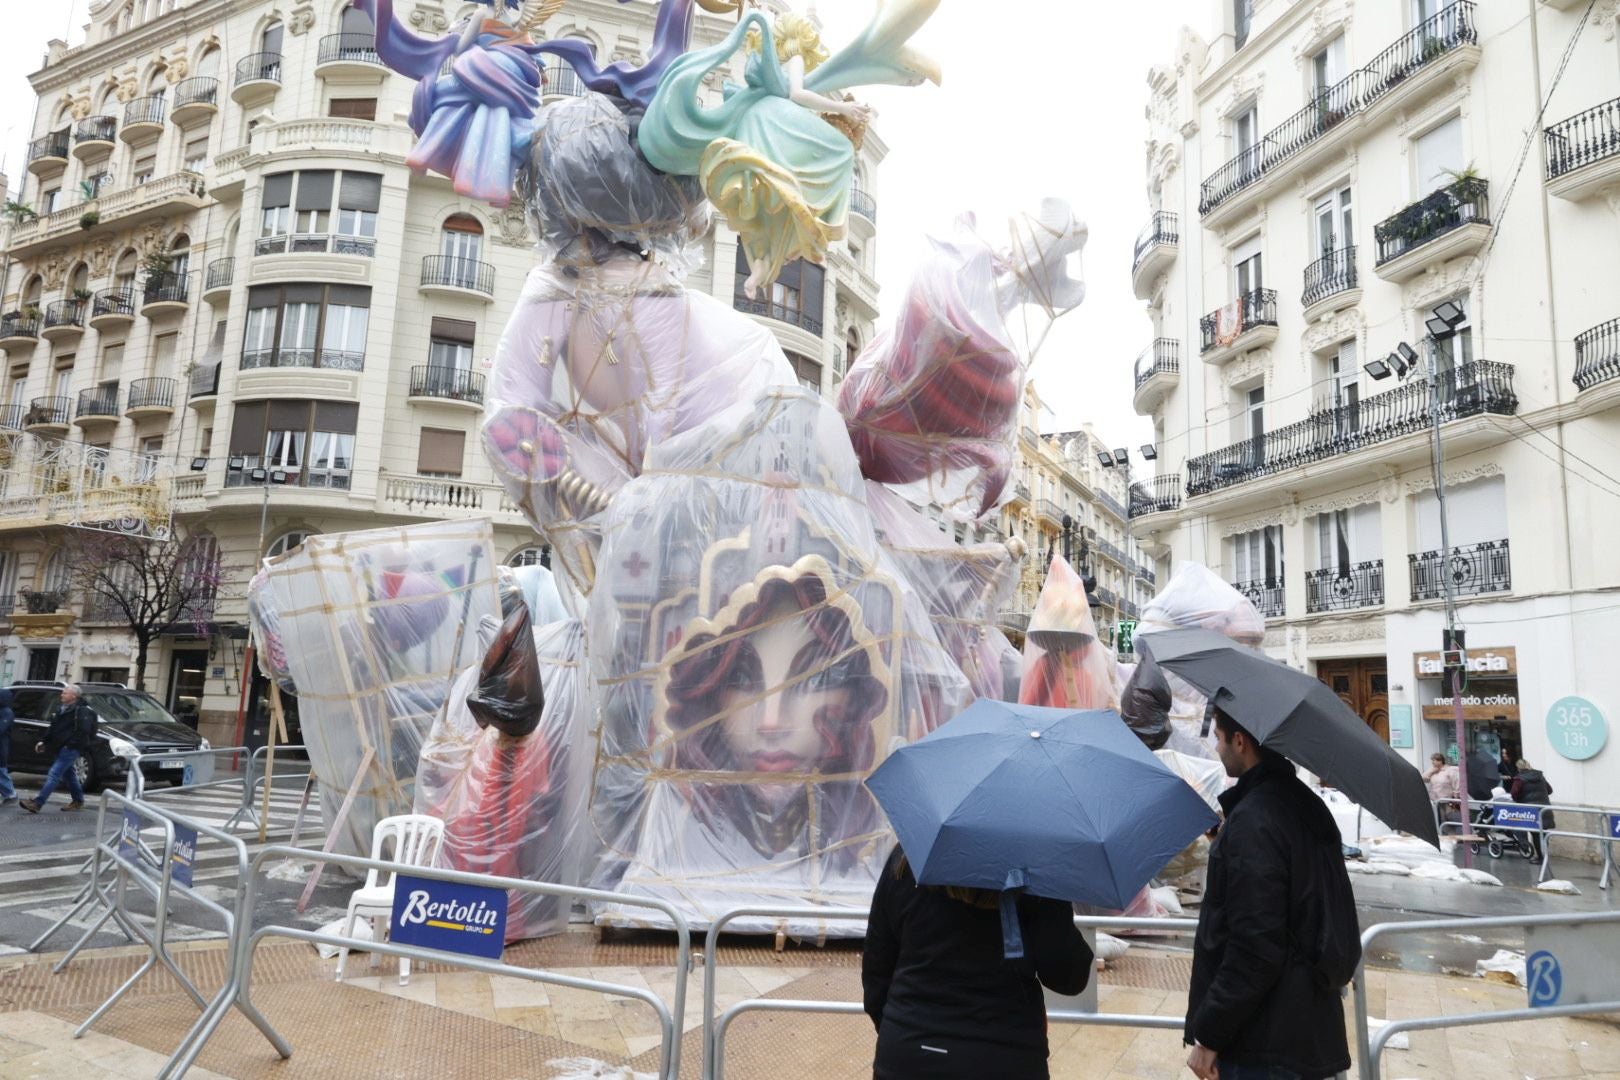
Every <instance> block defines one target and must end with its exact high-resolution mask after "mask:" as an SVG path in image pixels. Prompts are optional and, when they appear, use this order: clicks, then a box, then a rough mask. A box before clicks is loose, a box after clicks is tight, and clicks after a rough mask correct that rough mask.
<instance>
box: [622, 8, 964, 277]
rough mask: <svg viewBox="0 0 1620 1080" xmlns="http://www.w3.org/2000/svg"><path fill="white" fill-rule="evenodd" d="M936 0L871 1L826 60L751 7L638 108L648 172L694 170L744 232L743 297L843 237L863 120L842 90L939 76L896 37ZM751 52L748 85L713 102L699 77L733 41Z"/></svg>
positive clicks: (803, 22)
mask: <svg viewBox="0 0 1620 1080" xmlns="http://www.w3.org/2000/svg"><path fill="white" fill-rule="evenodd" d="M938 6H939V0H891V2H889V3H882V2H880V3H879V5H878V10H877V13H876V15H875V16H874V17H873V19H872V21H871V23H869V24H868V25H867V27H866V29H865V31H863V32H862V33H861V35H860V36H859V37H858V38H856V40H855V41H854V42H852V43H851V44H850V45H849V46H848V47H846V48H845V49H843V50H841V51H840V52H839V53H837V54H836V55H833V56H831V57H829V56H828V54H827V52H826V50H825V49H824V48H823V47H822V44H821V39H820V36H819V35H818V34H817V33H816V29H815V26H814V25H813V24H812V23H811V22H810V20H808V19H806V18H805V17H803V16H801V15H792V14H788V15H783V16H781V17H780V18H779V19H778V20H777V22H776V25H775V26H774V27H773V26H772V25H771V24H770V22H769V20H767V19H766V17H765V15H764V14H762V13H760V12H757V11H754V12H750V13H748V14H747V15H746V16H744V17H743V19H742V20H741V21H740V22H739V23H738V24H737V27H736V29H734V30H733V31H732V32H731V33H730V34H729V35H728V36H727V37H726V39H725V40H724V41H721V42H720V43H719V44H717V45H715V46H713V47H711V48H708V49H700V50H697V51H694V52H689V53H686V54H685V55H683V56H681V57H679V58H677V59H676V60H675V61H674V62H673V63H671V64H670V66H669V70H668V71H666V72H665V73H664V77H663V78H662V79H661V80H660V81H659V84H658V91H657V93H655V94H654V95H653V99H652V102H651V103H650V104H649V105H648V106H647V113H646V115H645V117H643V119H642V121H641V125H640V128H639V130H638V133H637V141H638V144H639V146H640V149H641V152H642V154H643V156H645V157H646V159H647V160H648V162H650V163H651V164H652V165H653V167H654V168H657V169H659V170H661V171H663V172H666V173H671V174H675V175H679V176H695V177H698V179H699V180H700V182H701V183H702V184H703V189H704V191H705V192H706V193H707V194H708V196H709V200H710V201H711V202H712V203H713V204H714V205H715V207H716V208H717V209H718V210H719V211H720V213H722V214H723V215H724V216H725V218H726V223H727V224H728V225H730V226H731V228H732V229H734V230H735V231H736V233H737V235H738V236H739V237H741V239H742V245H743V252H744V254H745V255H746V256H747V259H748V266H749V270H750V273H749V275H748V280H747V282H746V283H745V284H744V292H745V293H746V295H747V296H748V298H749V299H753V298H754V297H755V295H756V294H757V293H758V291H759V290H760V289H761V288H763V287H766V286H768V285H769V284H770V283H771V282H773V281H775V280H776V277H777V275H778V274H779V273H780V272H781V270H782V267H783V266H784V265H785V264H787V263H788V262H790V261H792V260H793V259H799V258H803V259H808V260H810V261H811V262H816V263H819V262H821V261H822V259H823V258H824V257H825V256H826V253H827V247H828V245H829V244H831V243H832V242H833V241H834V240H837V239H838V238H839V237H841V236H843V234H844V228H845V222H846V220H847V218H848V216H849V187H850V181H851V179H852V178H853V176H854V172H855V150H856V146H857V141H858V140H859V138H860V137H861V134H862V132H863V131H864V130H865V126H866V124H867V123H868V122H869V121H870V120H871V118H872V111H871V109H870V108H868V107H867V106H865V105H861V104H859V103H857V102H855V101H851V100H847V99H845V98H842V97H834V96H830V95H835V94H837V93H838V92H839V91H842V90H845V89H848V88H850V87H854V86H871V85H876V84H891V85H899V86H916V85H918V84H920V83H923V82H933V83H936V84H937V83H938V82H939V77H940V76H939V69H938V67H937V66H936V65H935V64H934V63H933V61H931V60H929V59H928V58H927V57H925V56H923V55H921V54H920V53H917V52H915V51H913V50H912V49H910V48H909V47H907V45H906V42H907V41H908V40H909V39H910V37H911V36H912V35H913V34H915V33H916V32H917V30H918V28H919V27H921V26H922V24H923V23H924V22H926V21H927V19H928V17H929V16H930V15H932V14H933V13H934V9H935V8H936V7H938ZM745 46H746V47H747V48H748V49H749V51H750V55H749V58H748V63H747V68H746V83H745V85H742V86H737V85H736V84H732V83H728V84H727V85H726V87H725V96H724V99H723V100H722V101H721V102H720V104H719V105H716V106H715V107H713V108H705V107H704V106H703V105H702V104H701V103H700V102H699V100H698V92H699V90H700V89H701V87H702V83H703V79H704V77H705V76H707V75H708V74H709V73H710V72H712V71H714V70H715V69H716V68H718V67H720V66H721V65H723V64H725V63H726V62H727V61H728V60H730V59H731V57H732V56H733V55H734V54H735V53H736V52H737V50H738V49H739V48H742V47H745Z"/></svg>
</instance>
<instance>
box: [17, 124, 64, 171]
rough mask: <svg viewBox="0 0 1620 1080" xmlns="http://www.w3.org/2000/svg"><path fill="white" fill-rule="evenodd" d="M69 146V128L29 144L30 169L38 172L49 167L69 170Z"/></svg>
mask: <svg viewBox="0 0 1620 1080" xmlns="http://www.w3.org/2000/svg"><path fill="white" fill-rule="evenodd" d="M68 146H69V142H68V129H67V128H63V129H62V130H61V131H53V132H51V133H50V134H49V135H42V136H40V137H39V138H37V139H35V140H34V141H33V142H31V143H29V144H28V162H27V164H28V167H29V168H30V169H33V170H34V171H36V172H38V171H41V168H44V167H47V166H48V167H52V168H63V169H65V168H67V156H68ZM36 166H39V167H40V168H36Z"/></svg>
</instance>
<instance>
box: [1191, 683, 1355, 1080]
mask: <svg viewBox="0 0 1620 1080" xmlns="http://www.w3.org/2000/svg"><path fill="white" fill-rule="evenodd" d="M1215 732H1216V740H1215V741H1216V749H1217V751H1218V753H1219V755H1220V759H1221V763H1222V764H1223V765H1224V766H1225V767H1226V772H1227V774H1228V775H1229V776H1233V777H1236V778H1237V784H1236V785H1234V786H1233V787H1232V788H1230V789H1229V790H1227V791H1225V792H1223V793H1222V794H1221V796H1220V802H1221V807H1222V809H1223V810H1224V811H1225V812H1226V820H1225V822H1224V823H1223V824H1222V826H1221V829H1220V832H1219V833H1218V834H1217V836H1216V838H1215V842H1214V843H1213V844H1212V845H1210V852H1209V871H1208V877H1207V883H1206V885H1205V895H1204V903H1203V907H1202V909H1201V910H1200V911H1199V915H1198V933H1197V937H1196V939H1195V940H1194V943H1193V971H1192V983H1191V987H1190V990H1189V993H1188V999H1187V1022H1186V1027H1185V1029H1184V1032H1183V1038H1184V1039H1185V1041H1186V1042H1187V1043H1189V1044H1191V1045H1192V1048H1193V1049H1192V1052H1191V1053H1190V1054H1189V1055H1188V1057H1187V1067H1188V1068H1189V1069H1191V1070H1192V1072H1193V1074H1194V1075H1196V1076H1198V1077H1200V1078H1201V1080H1261V1078H1264V1080H1322V1078H1324V1077H1331V1076H1335V1075H1337V1074H1338V1073H1340V1072H1343V1071H1345V1070H1347V1069H1349V1067H1350V1047H1349V1040H1348V1038H1347V1036H1346V1034H1345V1028H1344V1010H1343V1005H1342V1002H1341V991H1342V989H1343V987H1344V986H1345V985H1347V984H1348V983H1349V981H1350V979H1351V977H1352V976H1353V975H1354V973H1355V969H1356V965H1357V964H1359V963H1360V959H1361V941H1360V933H1361V930H1360V926H1359V925H1358V923H1357V921H1356V909H1355V896H1354V894H1353V893H1352V892H1351V891H1350V878H1349V875H1348V874H1346V873H1345V869H1344V860H1343V858H1342V856H1341V853H1340V837H1339V830H1338V826H1337V825H1336V824H1335V823H1334V821H1333V815H1332V814H1331V813H1330V812H1329V810H1328V808H1327V806H1326V805H1325V804H1324V803H1323V802H1322V800H1321V799H1320V798H1319V797H1318V796H1317V795H1316V794H1315V793H1314V792H1312V791H1311V790H1310V788H1308V787H1306V786H1305V784H1304V783H1302V782H1301V781H1300V780H1299V778H1298V777H1297V776H1296V775H1295V770H1294V766H1293V764H1292V763H1291V762H1290V761H1289V760H1288V759H1287V758H1285V757H1283V756H1282V755H1281V754H1279V753H1277V752H1276V751H1274V750H1271V749H1269V748H1266V747H1263V746H1261V745H1260V743H1259V742H1258V741H1257V740H1256V739H1255V737H1254V736H1253V735H1251V734H1250V733H1249V732H1248V731H1246V730H1245V729H1244V728H1243V727H1242V726H1241V725H1240V724H1238V722H1237V721H1236V720H1234V719H1232V717H1231V716H1229V715H1227V713H1225V712H1224V711H1222V710H1221V709H1219V708H1217V709H1216V710H1215Z"/></svg>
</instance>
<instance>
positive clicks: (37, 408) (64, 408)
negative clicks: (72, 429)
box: [23, 395, 73, 427]
mask: <svg viewBox="0 0 1620 1080" xmlns="http://www.w3.org/2000/svg"><path fill="white" fill-rule="evenodd" d="M72 411H73V402H72V401H71V400H69V399H68V397H67V396H66V395H62V396H60V397H37V398H35V399H34V400H32V401H30V402H29V403H28V413H27V415H25V416H24V417H23V426H24V427H33V426H34V425H35V424H48V425H54V426H56V427H66V426H67V422H68V417H69V416H70V415H71V413H72Z"/></svg>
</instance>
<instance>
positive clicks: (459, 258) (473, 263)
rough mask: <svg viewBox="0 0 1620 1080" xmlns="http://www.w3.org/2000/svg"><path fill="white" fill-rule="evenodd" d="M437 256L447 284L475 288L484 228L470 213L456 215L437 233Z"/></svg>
mask: <svg viewBox="0 0 1620 1080" xmlns="http://www.w3.org/2000/svg"><path fill="white" fill-rule="evenodd" d="M439 254H440V255H442V256H443V257H444V261H445V266H444V267H443V270H444V273H445V276H446V280H447V283H448V284H452V285H459V286H461V287H462V288H464V289H476V288H478V270H479V261H480V260H481V259H483V257H484V226H483V225H482V224H481V223H480V222H479V220H478V219H477V218H475V217H473V216H472V215H471V214H456V215H455V216H454V217H451V218H449V219H448V220H446V221H445V223H444V228H443V229H442V230H441V231H440V233H439Z"/></svg>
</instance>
